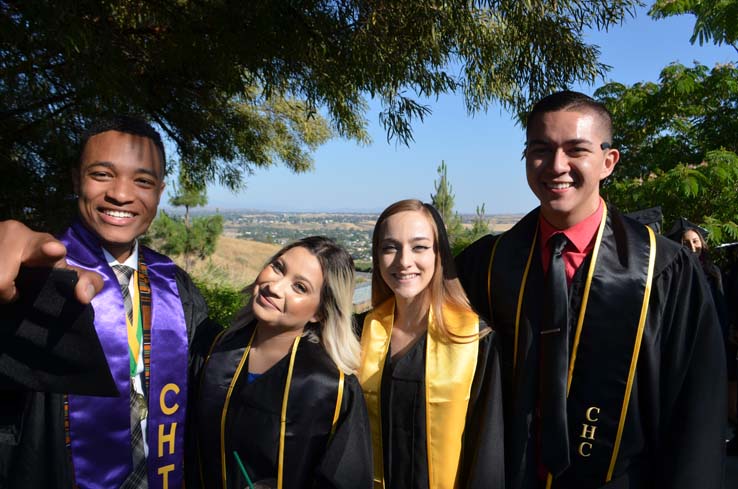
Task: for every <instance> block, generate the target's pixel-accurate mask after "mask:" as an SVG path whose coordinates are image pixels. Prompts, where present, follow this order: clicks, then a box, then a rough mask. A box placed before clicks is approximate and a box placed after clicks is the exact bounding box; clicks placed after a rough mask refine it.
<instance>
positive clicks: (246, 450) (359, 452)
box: [187, 237, 371, 489]
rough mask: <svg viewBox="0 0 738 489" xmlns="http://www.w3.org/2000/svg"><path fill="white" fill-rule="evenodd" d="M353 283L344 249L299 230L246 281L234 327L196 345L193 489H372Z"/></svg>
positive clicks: (191, 442)
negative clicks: (243, 301) (249, 282)
mask: <svg viewBox="0 0 738 489" xmlns="http://www.w3.org/2000/svg"><path fill="white" fill-rule="evenodd" d="M353 285H354V266H353V261H352V259H351V257H350V256H349V254H348V253H347V252H346V251H345V250H344V249H343V248H341V247H340V246H338V245H337V244H335V243H334V242H333V241H331V240H329V239H328V238H323V237H308V238H304V239H301V240H299V241H296V242H294V243H292V244H289V245H287V246H285V247H284V248H282V250H280V251H279V252H278V253H277V254H276V255H274V257H273V258H272V259H271V260H270V261H269V263H268V264H267V265H266V267H265V268H264V269H263V270H262V271H261V272H260V273H259V275H258V276H257V277H256V280H255V281H254V283H253V284H252V285H251V286H249V287H248V288H247V291H248V293H249V295H250V301H249V303H248V305H247V306H246V307H245V308H244V309H243V310H242V311H241V312H240V313H239V314H238V316H237V319H236V320H235V321H234V324H233V326H231V327H230V328H229V329H226V330H223V331H221V332H220V333H219V334H217V336H216V337H215V338H214V339H212V338H211V339H210V340H203V342H201V343H199V344H197V345H195V346H194V348H193V357H194V358H193V366H194V367H193V372H192V374H193V375H192V378H193V379H194V380H193V385H195V386H196V389H195V391H194V392H193V397H192V399H193V400H192V404H191V411H192V413H193V416H194V419H193V420H192V423H191V425H190V426H191V429H190V431H189V433H190V439H189V444H188V463H187V469H188V483H187V487H188V488H195V487H202V488H207V489H215V488H223V489H227V488H233V489H243V488H245V487H252V486H251V483H252V482H253V483H254V484H256V486H253V487H263V488H277V487H279V488H284V489H310V488H342V489H368V488H370V487H371V445H370V436H369V424H368V419H367V414H366V407H365V404H364V399H363V397H362V394H361V389H360V387H359V382H358V381H357V379H356V377H355V376H354V375H352V374H353V373H354V371H355V370H356V367H357V365H358V360H359V343H358V339H357V338H356V336H355V335H354V331H353V325H352V320H353V318H352V303H351V299H352V293H353Z"/></svg>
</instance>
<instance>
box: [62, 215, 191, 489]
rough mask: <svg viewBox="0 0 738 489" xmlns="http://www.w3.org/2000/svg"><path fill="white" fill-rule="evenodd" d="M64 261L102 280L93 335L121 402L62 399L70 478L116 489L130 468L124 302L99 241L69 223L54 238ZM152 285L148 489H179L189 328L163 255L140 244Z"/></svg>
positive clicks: (78, 225)
mask: <svg viewBox="0 0 738 489" xmlns="http://www.w3.org/2000/svg"><path fill="white" fill-rule="evenodd" d="M60 240H61V241H62V242H63V243H64V244H65V245H66V247H67V262H69V263H70V264H71V265H74V266H77V267H80V268H84V269H86V270H92V271H95V272H97V273H99V274H100V275H102V276H103V279H104V285H103V289H102V291H101V292H100V293H99V294H98V295H97V296H95V298H94V299H93V300H92V306H93V309H94V311H95V329H96V330H97V334H98V336H99V338H100V343H101V344H102V347H103V351H104V352H105V356H106V358H107V360H108V365H109V367H110V371H111V374H112V376H113V379H114V380H115V383H116V385H117V386H118V391H119V393H120V396H119V397H115V398H109V397H95V396H72V395H70V396H68V404H69V435H70V438H71V447H70V450H71V459H72V465H73V469H74V478H75V481H76V484H77V486H78V487H81V488H93V487H94V488H101V489H102V488H105V489H107V488H110V489H117V488H118V487H120V485H121V484H122V483H123V482H124V481H125V479H126V477H128V475H129V474H130V473H131V471H132V470H133V464H132V460H131V419H130V382H131V378H130V360H129V351H128V332H127V329H126V313H125V307H124V305H123V296H122V294H121V291H120V286H119V285H118V280H117V279H116V277H115V273H114V272H113V270H112V269H111V268H110V267H109V266H108V263H107V260H106V259H105V256H104V255H103V252H102V248H101V247H100V242H99V240H98V239H97V238H96V237H95V236H94V235H92V234H91V233H90V231H88V230H87V229H86V228H85V227H84V225H83V224H82V223H81V222H79V221H75V222H74V223H73V224H72V226H71V227H70V228H69V229H67V230H66V231H65V232H64V234H62V236H61V237H60ZM141 258H142V259H143V261H144V263H145V264H146V265H147V268H148V275H149V281H150V285H151V345H150V346H151V353H150V355H151V356H150V359H151V360H150V361H151V365H150V377H149V382H148V384H149V385H148V389H149V390H148V399H149V403H148V408H149V410H148V418H147V426H146V433H147V437H146V440H147V443H148V448H149V453H148V457H147V461H146V462H147V472H148V485H149V488H151V489H166V488H168V487H181V486H182V481H183V460H184V421H185V409H186V405H187V402H186V401H187V355H188V341H187V327H186V324H185V319H184V312H183V311H182V302H181V300H180V297H179V291H178V289H177V283H176V281H175V270H176V266H175V265H174V263H173V262H172V261H171V260H170V259H168V258H167V257H165V256H163V255H160V254H158V253H156V252H154V251H151V250H149V249H147V248H144V247H143V246H139V259H141Z"/></svg>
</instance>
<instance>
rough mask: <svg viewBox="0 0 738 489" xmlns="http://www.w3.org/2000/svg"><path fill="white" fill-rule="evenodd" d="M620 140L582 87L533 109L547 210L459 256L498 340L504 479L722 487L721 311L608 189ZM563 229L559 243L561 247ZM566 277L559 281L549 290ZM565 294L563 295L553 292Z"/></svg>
mask: <svg viewBox="0 0 738 489" xmlns="http://www.w3.org/2000/svg"><path fill="white" fill-rule="evenodd" d="M611 134H612V127H611V120H610V116H609V114H608V112H607V111H606V109H605V108H604V107H603V106H601V105H600V104H598V103H596V102H595V101H594V100H592V99H591V98H589V97H587V96H585V95H583V94H579V93H575V92H568V91H567V92H559V93H556V94H553V95H551V96H549V97H546V98H544V99H543V100H541V101H540V102H539V103H538V104H536V105H535V106H534V108H533V110H532V111H531V113H530V115H529V118H528V123H527V142H526V151H525V158H526V172H527V178H528V184H529V186H530V187H531V189H532V191H533V193H534V194H536V196H537V197H538V199H539V200H540V204H541V205H540V207H539V208H537V209H535V210H533V211H532V212H531V213H530V214H528V215H527V216H525V217H524V218H523V219H522V220H521V221H520V222H519V223H517V224H516V225H515V226H514V227H513V228H512V229H510V230H509V231H507V232H506V233H503V234H502V235H499V236H486V237H484V238H482V239H480V240H479V241H477V242H476V243H474V244H472V245H471V246H470V247H469V248H467V249H466V250H465V251H464V252H463V253H462V254H461V255H460V256H459V257H458V260H457V261H458V268H459V273H460V278H461V281H462V284H463V285H464V287H465V289H466V291H467V293H468V295H469V298H470V300H471V301H472V304H473V305H474V306H475V308H476V309H477V310H478V312H479V313H480V314H481V315H482V316H485V317H488V318H490V319H491V321H492V324H493V325H494V328H495V330H496V331H497V333H498V335H499V336H500V339H501V341H502V377H503V390H504V392H503V398H504V403H505V438H506V446H505V452H506V474H507V475H506V478H507V482H508V484H507V486H508V487H510V488H513V489H518V488H526V489H527V488H543V487H559V488H577V489H588V488H597V487H603V486H605V485H607V487H615V488H620V487H623V488H624V487H628V488H652V487H660V488H697V487H699V488H715V489H717V488H719V487H721V486H722V477H723V472H722V467H723V456H724V455H723V443H724V441H723V436H724V433H723V431H724V419H725V406H726V403H725V400H726V398H725V387H724V386H725V360H724V356H723V355H724V354H723V348H722V344H721V336H720V327H719V324H718V320H717V316H716V312H715V307H714V304H713V303H712V300H711V298H710V292H709V289H708V288H707V284H706V283H705V280H704V277H703V276H702V274H701V273H700V271H699V268H698V266H699V265H698V264H697V263H696V262H695V261H694V259H693V258H692V257H691V256H689V253H688V252H687V251H686V250H685V249H683V248H682V247H680V246H679V245H677V244H675V243H673V242H670V241H669V240H666V239H664V238H662V237H660V236H655V235H654V234H653V232H652V231H651V230H650V229H648V228H646V227H645V226H643V225H641V224H638V223H636V222H635V221H632V220H630V219H628V218H626V217H624V216H622V215H621V214H620V213H619V212H618V211H617V210H616V209H614V208H612V207H610V206H608V205H607V204H605V203H604V202H603V201H602V199H601V198H600V195H599V185H600V182H601V181H602V180H603V179H604V178H606V177H607V176H609V175H610V173H611V172H612V171H613V169H614V167H615V165H616V164H617V162H618V159H619V153H618V151H617V150H615V149H613V148H611V147H610V141H611ZM562 233H563V234H564V235H566V237H567V239H566V240H562V245H563V246H565V247H564V249H563V252H561V251H558V250H552V249H551V248H550V246H551V244H550V243H549V242H548V239H549V238H552V239H551V242H555V241H558V240H560V238H556V239H553V238H554V236H555V235H557V234H562ZM557 260H558V261H557ZM551 270H555V272H552V271H551ZM564 272H566V277H565V279H566V282H565V283H564V285H563V286H562V287H558V288H556V287H555V286H553V285H547V279H550V280H549V282H554V281H555V280H556V279H555V278H554V277H559V276H561V278H562V279H563V278H564V276H563V275H564ZM558 283H559V284H561V283H562V280H559V282H558ZM560 289H564V293H565V294H566V295H564V296H563V301H562V300H558V301H557V300H554V299H548V300H547V299H545V298H546V297H556V295H555V294H560ZM558 297H559V299H561V295H559V296H558ZM562 302H563V303H567V302H568V307H558V306H557V304H558V305H560V304H561V303H562ZM557 402H558V404H557ZM567 446H568V448H567Z"/></svg>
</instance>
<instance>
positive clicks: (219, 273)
mask: <svg viewBox="0 0 738 489" xmlns="http://www.w3.org/2000/svg"><path fill="white" fill-rule="evenodd" d="M279 249H280V246H279V245H275V244H268V243H260V242H258V241H251V240H245V239H237V238H229V237H226V236H221V237H220V238H219V239H218V245H217V246H216V248H215V253H214V254H213V256H211V257H210V258H207V259H205V260H203V261H198V262H197V263H196V264H195V266H194V267H193V269H192V270H189V272H190V274H191V275H192V276H193V277H196V278H198V279H201V280H203V281H205V282H209V283H213V284H221V285H231V286H233V287H236V288H241V287H244V286H246V285H248V284H250V283H251V282H252V281H253V280H254V279H255V278H256V275H257V274H258V273H259V272H260V271H261V269H262V268H263V267H264V264H265V263H266V261H267V260H268V259H269V258H271V257H272V255H274V253H276V252H277V251H279ZM174 261H175V262H176V263H177V264H178V265H179V266H180V267H183V266H184V259H183V258H182V257H175V258H174Z"/></svg>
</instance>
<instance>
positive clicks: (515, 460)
mask: <svg viewBox="0 0 738 489" xmlns="http://www.w3.org/2000/svg"><path fill="white" fill-rule="evenodd" d="M537 228H538V209H536V210H534V211H532V212H531V213H529V214H528V215H527V216H525V217H524V218H523V219H522V220H521V221H520V222H519V223H518V224H516V225H515V226H514V227H513V228H512V229H510V230H509V231H508V232H507V233H505V234H504V235H502V236H501V237H500V238H498V239H499V240H500V242H499V244H498V246H497V251H496V253H495V258H494V262H493V265H492V280H491V297H492V314H493V318H494V324H495V327H496V329H497V331H498V333H499V334H500V336H501V338H502V341H503V352H502V359H503V362H502V374H503V386H504V392H505V393H506V396H505V397H506V398H505V411H506V414H505V417H506V419H507V426H509V427H510V429H506V432H505V435H506V448H507V453H506V459H507V464H506V465H507V471H508V480H509V481H511V482H512V487H514V488H520V487H535V486H536V485H537V479H538V475H537V467H536V455H535V454H536V451H535V443H536V434H535V432H534V423H533V421H534V414H535V409H536V402H537V401H536V400H537V394H538V368H539V338H538V331H539V328H540V326H539V325H540V324H541V310H542V304H541V302H540V301H541V298H542V297H543V283H544V281H543V272H542V266H541V258H540V252H539V245H538V243H537V239H536V240H534V236H536V229H537ZM531 246H533V247H534V248H533V250H532V252H533V253H532V255H531V254H530V252H531ZM649 252H650V247H649V236H648V231H647V230H646V228H645V227H644V226H642V225H640V224H638V223H635V222H632V221H630V220H626V219H623V218H622V217H621V216H620V215H619V214H617V213H616V212H615V213H613V212H608V216H607V221H606V223H605V228H604V231H603V238H602V242H601V246H600V249H599V253H598V256H597V261H596V264H595V265H596V267H595V271H594V275H593V278H592V284H591V289H590V292H589V296H588V299H587V304H586V310H585V316H584V320H583V324H582V327H581V333H580V336H579V339H578V341H577V340H576V339H575V338H576V331H577V324H578V321H579V315H580V307H579V306H580V305H582V297H581V296H577V297H571V296H570V307H571V306H572V305H576V308H572V309H570V324H569V334H570V344H572V349H570V351H571V352H572V355H576V357H575V362H574V370H573V376H572V379H571V389H570V391H569V396H568V399H567V409H568V416H569V430H570V432H569V436H570V446H571V450H572V453H571V460H572V466H571V467H570V469H569V470H567V472H565V473H564V474H563V475H562V477H561V480H560V481H559V482H561V483H562V484H563V485H565V486H571V487H598V486H600V485H603V484H605V482H606V480H607V474H608V469H609V467H610V465H611V459H612V457H613V451H614V450H616V441H617V440H616V439H617V433H618V428H619V425H620V422H621V416H622V415H626V416H627V410H626V411H623V403H624V399H625V397H626V394H627V389H626V387H627V380H628V376H629V372H630V368H631V364H632V362H633V355H634V351H635V350H636V348H637V345H638V342H639V336H638V334H639V319H640V316H641V308H642V307H643V296H644V292H645V287H646V277H647V272H648V264H649ZM529 258H530V267H529V270H528V272H527V280H525V290H524V295H523V303H522V305H521V315H520V319H519V321H518V325H517V333H516V314H517V308H518V302H519V291H520V286H521V284H522V283H523V277H524V275H525V268H526V264H527V263H528V261H529ZM591 258H592V256H591V254H590V257H588V259H587V260H585V262H584V264H583V265H582V268H580V270H579V272H578V275H579V274H582V275H583V277H582V278H581V279H582V281H583V282H586V277H587V273H588V271H589V265H590V263H591ZM584 289H585V287H584V285H582V286H581V291H582V293H584ZM572 290H577V291H579V290H580V287H579V286H577V287H576V288H575V289H572ZM635 291H638V292H635ZM516 336H517V338H516ZM516 344H517V348H515V345H516ZM574 474H576V479H573V477H574ZM572 484H573V485H572Z"/></svg>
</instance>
